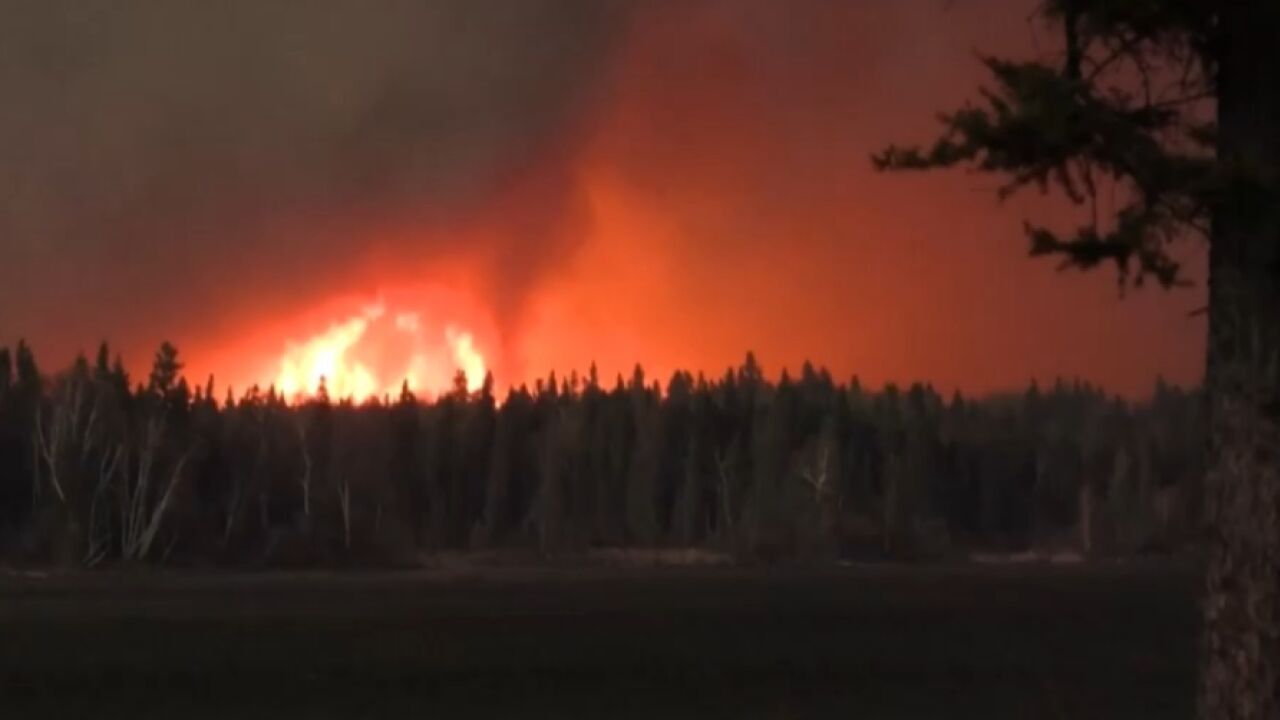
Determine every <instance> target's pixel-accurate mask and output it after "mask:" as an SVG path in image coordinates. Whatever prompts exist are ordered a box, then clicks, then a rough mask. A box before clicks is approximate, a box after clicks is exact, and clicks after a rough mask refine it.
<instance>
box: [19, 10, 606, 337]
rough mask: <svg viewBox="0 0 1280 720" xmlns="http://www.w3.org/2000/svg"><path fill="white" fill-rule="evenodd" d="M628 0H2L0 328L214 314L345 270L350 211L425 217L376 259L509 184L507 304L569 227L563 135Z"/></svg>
mask: <svg viewBox="0 0 1280 720" xmlns="http://www.w3.org/2000/svg"><path fill="white" fill-rule="evenodd" d="M627 14H628V13H627V7H626V3H625V2H622V1H621V0H576V1H571V0H493V1H488V2H475V1H474V0H433V1H432V2H424V1H422V0H380V1H377V2H372V1H370V0H308V1H306V2H301V1H297V2H294V1H291V0H219V1H218V2H209V1H208V0H132V1H130V2H109V1H106V0H39V1H38V2H37V1H35V0H31V1H26V2H24V1H22V0H0V17H2V18H3V21H2V22H0V96H2V100H0V238H2V240H0V242H2V243H3V257H2V258H0V339H2V340H3V342H11V341H12V340H13V339H15V338H16V337H17V336H20V335H25V336H27V337H29V338H32V339H34V340H35V341H36V344H37V346H38V349H40V350H48V351H49V352H50V354H52V355H55V356H57V355H61V354H67V353H69V352H71V351H72V350H74V349H77V348H79V347H81V346H82V345H84V344H92V343H95V342H96V341H97V340H98V339H99V338H101V337H110V338H111V339H112V340H114V341H116V342H118V343H123V344H124V345H125V346H126V347H140V346H146V345H149V344H151V343H153V342H155V341H157V340H158V339H159V338H160V337H161V336H163V335H175V334H176V335H182V334H183V331H182V330H180V328H187V329H189V328H191V327H192V326H196V325H199V326H203V328H204V329H203V330H202V332H205V333H206V334H208V333H212V334H215V335H219V334H220V335H224V336H225V335H227V334H228V333H230V332H232V330H233V328H232V327H231V325H232V324H233V323H239V322H241V321H242V320H243V318H245V317H247V316H249V315H250V314H251V313H252V312H254V311H255V309H256V310H262V309H272V308H283V307H289V306H291V305H296V304H298V303H299V302H301V301H300V300H299V298H301V297H304V296H306V295H308V294H314V293H316V292H317V290H318V289H319V288H323V287H325V286H326V285H328V284H333V283H340V282H342V281H343V280H344V273H347V272H349V270H350V268H351V266H352V265H353V263H358V262H360V259H361V257H362V256H363V255H364V254H367V253H368V252H370V251H371V248H370V247H369V244H370V243H374V242H376V238H371V237H370V236H369V234H368V233H362V232H361V231H362V230H363V229H366V228H368V227H371V226H374V225H379V224H382V225H387V226H394V225H395V223H397V222H401V223H404V224H407V225H412V226H414V227H420V228H424V230H423V232H421V234H420V236H419V237H417V238H415V240H414V241H413V242H411V243H406V242H403V241H401V242H399V243H398V244H397V246H396V247H394V248H391V249H390V251H389V252H390V253H391V255H392V260H393V261H409V260H419V259H430V258H432V257H437V256H448V255H450V254H452V253H456V252H459V251H462V250H464V249H468V248H461V247H458V245H459V244H460V243H462V242H463V241H462V240H461V239H457V240H455V239H454V238H463V237H465V234H461V233H459V234H452V233H450V232H449V228H451V227H454V226H456V225H459V224H465V223H467V222H470V219H471V217H472V216H473V215H474V214H475V213H477V212H478V211H479V209H481V208H484V207H486V204H487V203H489V202H490V199H491V198H492V197H494V196H503V197H514V198H515V200H514V201H513V203H512V205H511V207H510V208H508V210H509V212H510V213H511V214H512V217H510V218H507V219H506V221H508V222H510V223H511V224H512V225H513V226H515V227H517V228H518V229H519V232H510V233H494V234H491V235H490V236H489V237H491V238H493V242H496V243H499V244H500V246H499V247H491V248H487V249H486V252H487V255H486V256H487V257H489V258H496V260H495V265H496V270H497V272H498V278H497V279H495V280H494V281H493V285H494V286H495V287H500V288H505V289H506V290H505V292H506V294H507V295H508V296H510V297H509V298H508V299H507V304H512V303H515V302H517V300H516V299H515V298H516V297H517V296H518V295H519V294H520V293H521V292H522V289H523V288H525V287H527V286H528V284H529V282H531V278H532V276H533V275H534V274H535V273H536V272H537V271H538V268H539V267H540V266H539V264H538V262H537V260H538V258H540V257H553V256H554V255H555V254H556V252H557V250H556V248H554V247H552V248H548V247H547V246H546V245H547V243H548V242H561V241H565V239H566V238H568V237H570V235H571V234H570V233H564V232H558V231H557V230H556V228H555V227H554V226H555V225H556V223H557V222H559V220H557V219H556V218H559V217H561V216H571V215H572V213H566V212H561V211H560V210H559V208H561V207H563V206H568V207H572V204H573V202H574V201H573V192H574V190H573V182H572V180H571V177H570V175H571V170H570V166H569V163H570V156H571V155H572V142H573V140H572V138H573V137H574V134H575V132H576V130H578V129H579V128H577V124H578V123H580V122H582V121H583V120H582V119H583V118H586V117H589V115H590V113H588V112H585V108H586V107H587V106H589V105H590V104H591V103H592V100H593V96H594V94H595V93H596V91H597V89H598V86H599V77H598V76H599V74H600V72H601V70H602V69H603V68H606V67H607V66H608V64H609V63H608V55H609V53H610V52H611V49H612V48H613V47H614V46H615V45H616V44H617V40H616V37H617V36H618V34H619V33H620V32H621V30H622V28H623V27H624V25H625V22H626V17H627ZM534 166H536V167H538V168H539V171H538V177H537V179H536V181H531V182H532V187H524V188H523V189H521V188H520V184H521V182H525V184H526V185H529V184H530V182H526V181H523V180H522V179H521V178H522V173H524V172H525V170H526V169H527V168H530V167H534ZM513 188H515V189H513ZM433 229H435V230H433ZM437 230H438V231H437ZM374 249H376V248H374ZM469 250H474V248H470V249H469ZM188 334H192V333H190V332H188Z"/></svg>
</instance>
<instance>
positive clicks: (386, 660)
mask: <svg viewBox="0 0 1280 720" xmlns="http://www.w3.org/2000/svg"><path fill="white" fill-rule="evenodd" d="M1196 587H1197V581H1196V579H1195V576H1194V573H1193V572H1192V571H1191V570H1189V569H1186V568H1182V569H1179V568H1172V567H1169V566H1166V565H1160V566H1155V565H1126V566H1105V567H1084V566H1076V567H1029V566H1017V567H996V568H991V567H981V568H975V567H943V568H924V569H905V568H901V569H899V568H878V569H858V568H830V569H823V570H799V569H787V570H765V569H725V568H710V569H668V570H659V569H643V570H635V569H632V570H621V569H618V570H605V569H577V570H564V569H561V570H554V569H541V570H530V569H525V570H485V571H482V572H475V573H470V574H463V575H458V574H457V573H454V574H450V575H447V576H446V575H442V574H439V573H434V574H433V573H422V574H376V575H375V574H369V575H360V574H350V575H326V574H305V575H260V576H249V575H236V576H219V575H209V574H200V575H196V574H144V575H125V574H94V575H80V576H72V577H48V578H26V577H18V576H8V577H6V576H3V575H0V717H5V718H19V717H20V718H45V717H81V718H116V717H120V718H125V717H127V718H133V719H137V718H150V717H166V718H197V717H199V718H204V717H227V718H232V717H234V718H257V717H263V718H268V717H269V718H295V717H296V718H339V717H342V718H356V717H370V718H372V717H377V718H382V717H389V718H390V717H394V718H400V717H405V718H408V717H413V718H449V717H497V718H515V717H519V718H530V717H548V718H551V717H556V718H563V717H584V718H588V717H589V718H613V717H635V718H647V719H654V718H672V717H733V718H756V717H759V718H808V717H840V718H955V717H975V718H1048V719H1053V718H1126V719H1135V718H1146V717H1151V718H1175V719H1176V718H1184V717H1190V715H1191V700H1192V691H1193V686H1194V646H1195V632H1196V620H1197V613H1196V609H1195V600H1194V591H1195V588H1196Z"/></svg>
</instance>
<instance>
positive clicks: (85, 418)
mask: <svg viewBox="0 0 1280 720" xmlns="http://www.w3.org/2000/svg"><path fill="white" fill-rule="evenodd" d="M182 368H183V365H182V362H181V361H180V359H179V356H178V353H177V350H176V349H175V348H174V347H173V346H171V345H169V344H168V343H165V344H164V345H162V346H161V347H160V349H159V351H158V352H157V353H156V356H155V362H154V364H153V367H152V368H151V370H150V372H149V373H148V374H147V375H146V376H145V377H144V378H142V379H141V380H138V381H135V379H134V378H133V377H132V376H131V375H130V374H129V373H128V372H127V371H126V369H125V368H124V367H123V365H122V364H121V363H120V362H119V361H118V360H114V361H113V360H112V359H111V355H110V352H109V350H108V348H107V347H106V346H105V345H104V346H103V347H102V348H100V350H99V352H98V353H97V356H96V358H95V359H94V360H89V359H87V358H84V357H81V358H80V359H79V360H77V361H76V362H75V364H74V365H73V366H72V367H71V368H69V369H67V370H64V371H61V372H58V373H56V374H46V373H42V372H41V371H40V370H39V369H38V367H37V364H36V360H35V358H34V357H33V355H32V353H31V351H30V349H29V348H28V347H27V346H26V345H24V344H22V343H19V344H18V345H17V347H16V348H14V349H13V350H12V351H10V350H9V349H0V547H2V548H3V553H4V555H5V556H7V557H8V558H10V559H11V560H13V561H18V562H56V563H60V564H69V565H90V566H92V565H97V564H101V563H112V562H120V561H125V562H132V561H155V562H164V561H168V562H175V563H179V562H180V563H198V564H211V563H226V564H236V563H255V564H256V563H268V564H316V563H348V562H379V563H382V562H413V561H414V560H415V558H417V557H418V556H419V554H420V553H428V552H435V551H444V550H492V549H521V550H525V551H536V552H537V553H539V554H542V555H557V554H566V553H569V554H573V553H580V552H582V551H586V550H589V549H592V548H625V547H630V548H654V547H701V548H708V549H712V550H715V551H718V552H723V553H725V554H728V555H732V556H734V557H737V558H740V559H751V560H759V559H766V560H768V559H781V558H823V557H825V558H832V559H833V558H837V557H841V558H858V559H880V558H890V559H927V558H941V557H945V556H947V555H949V554H951V553H954V552H958V551H962V550H963V551H976V550H1025V549H1027V548H1041V549H1045V548H1052V549H1055V550H1063V549H1072V550H1074V551H1076V552H1086V553H1102V554H1111V553H1134V552H1143V551H1153V550H1160V549H1169V548H1173V547H1177V546H1179V545H1182V544H1185V543H1187V542H1188V541H1190V540H1192V539H1194V537H1195V535H1196V533H1197V532H1198V531H1199V526H1198V522H1197V520H1196V518H1197V517H1198V506H1199V502H1200V501H1199V493H1200V485H1199V482H1200V478H1201V475H1202V468H1203V464H1204V457H1203V451H1202V446H1203V443H1202V442H1201V440H1200V439H1201V438H1202V437H1203V432H1204V430H1203V422H1204V418H1203V415H1202V408H1201V401H1200V398H1199V394H1198V393H1197V392H1188V391H1184V390H1181V389H1178V388H1175V387H1171V386H1168V385H1165V384H1164V383H1158V384H1157V386H1156V388H1155V392H1154V395H1153V396H1152V397H1151V398H1150V399H1149V400H1146V401H1142V402H1130V401H1126V400H1123V399H1121V398H1118V397H1114V396H1109V395H1107V394H1106V393H1104V392H1103V391H1102V390H1101V389H1099V388H1096V387H1093V386H1090V385H1089V384H1086V383H1080V382H1071V383H1068V382H1058V383H1056V384H1054V385H1053V386H1052V387H1048V388H1040V387H1037V386H1036V385H1032V386H1031V387H1030V388H1028V389H1027V390H1026V391H1025V392H1022V393H1012V394H1007V395H1004V396H992V397H986V398H981V399H977V398H965V397H963V396H961V395H960V394H958V393H957V394H956V395H954V396H953V397H950V398H944V397H941V396H940V395H939V394H938V393H937V392H935V391H934V390H933V389H932V388H931V387H930V386H928V385H922V384H916V385H912V386H911V387H908V388H900V387H896V386H893V385H889V386H886V387H884V388H882V389H879V390H872V389H869V388H864V387H862V386H861V385H860V384H859V382H858V380H857V378H853V379H850V380H849V381H847V382H838V381H836V380H835V379H833V378H832V377H831V375H830V374H829V373H828V372H827V371H825V370H823V369H820V368H816V367H814V366H812V365H809V364H806V365H805V366H804V367H803V369H802V370H801V371H800V373H799V374H798V375H797V376H795V377H792V376H790V375H789V374H788V373H787V372H785V371H784V372H782V373H781V377H780V378H779V379H778V380H777V381H776V382H775V381H771V380H770V379H768V378H767V377H766V375H765V373H764V372H763V370H762V368H761V366H760V365H759V364H758V363H757V361H756V360H755V358H754V357H753V356H752V355H750V354H748V355H747V356H746V359H745V361H744V362H743V364H742V365H741V366H739V367H736V368H731V369H729V370H727V371H726V372H725V373H724V374H723V375H722V376H720V377H718V378H707V377H704V376H703V375H701V374H699V375H697V376H695V375H693V374H690V373H688V372H677V373H675V374H674V375H673V376H672V377H670V378H669V379H667V380H666V381H665V383H663V382H660V381H658V380H656V379H652V378H649V377H647V376H646V375H645V372H644V370H643V368H641V367H639V366H637V367H636V368H635V371H634V373H633V374H632V376H631V377H630V378H623V377H621V376H619V377H617V378H616V379H615V380H614V381H612V382H605V381H603V380H602V379H601V378H599V377H597V374H596V372H595V371H594V369H592V370H591V371H589V372H588V373H586V374H585V375H583V376H579V375H577V374H576V373H575V374H570V375H569V376H568V377H560V378H557V377H556V376H555V374H551V375H549V376H548V377H547V378H546V379H545V380H538V381H537V382H536V383H534V386H533V387H532V388H529V387H525V386H520V387H518V388H515V389H512V390H511V391H510V392H509V393H508V394H507V395H506V397H505V398H502V399H501V400H500V399H499V398H497V397H495V395H494V390H493V382H492V379H491V378H487V379H486V382H485V383H484V384H483V386H482V387H481V388H480V389H479V390H478V391H469V390H468V389H467V384H466V381H465V380H466V379H465V377H463V376H462V375H461V374H459V377H458V380H457V383H456V384H455V387H454V389H453V390H452V391H451V392H448V393H445V394H442V395H441V396H439V397H436V398H433V399H431V400H430V401H427V400H424V399H420V398H417V397H415V396H414V394H413V393H412V392H411V391H410V390H409V388H408V387H407V385H406V387H405V388H404V389H403V391H402V392H401V393H400V395H399V396H398V397H394V398H393V397H384V398H381V399H379V398H371V399H370V400H369V401H367V402H364V403H359V404H357V403H354V402H352V401H350V400H344V399H334V398H330V397H328V395H327V393H326V391H325V390H324V388H323V386H322V387H321V388H320V391H319V392H318V393H316V394H315V396H313V397H310V398H307V399H298V401H297V402H288V401H287V400H286V398H284V397H282V396H281V395H280V394H279V393H277V392H276V391H275V390H274V389H266V390H263V389H260V388H257V387H254V388H250V389H248V390H247V391H245V392H243V393H241V394H239V395H236V394H233V393H232V391H231V390H230V389H227V390H225V391H222V392H221V394H220V392H219V389H218V388H216V387H215V386H214V383H213V380H212V379H209V380H208V381H207V382H206V383H205V384H204V385H203V386H201V385H196V386H193V385H192V384H190V383H189V382H188V381H187V379H186V378H185V377H183V374H182Z"/></svg>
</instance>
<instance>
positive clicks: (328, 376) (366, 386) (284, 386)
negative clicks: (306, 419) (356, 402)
mask: <svg viewBox="0 0 1280 720" xmlns="http://www.w3.org/2000/svg"><path fill="white" fill-rule="evenodd" d="M458 373H462V374H463V375H464V376H465V378H466V386H467V389H468V390H470V391H475V390H478V389H479V388H480V387H481V385H482V384H483V383H484V378H485V375H486V374H487V366H486V363H485V358H484V355H483V354H482V353H481V352H480V349H479V348H478V347H476V341H475V338H474V337H473V336H472V334H471V333H470V332H468V331H467V330H465V329H463V328H460V327H458V326H456V325H454V324H452V323H448V322H446V323H444V324H443V325H441V324H440V323H431V322H429V321H427V320H425V319H424V317H423V315H422V314H421V313H419V312H417V311H414V310H404V309H401V310H388V308H387V306H386V304H384V303H381V302H379V303H374V304H371V305H369V306H367V307H365V308H363V309H362V310H361V312H360V314H358V315H355V316H353V317H350V318H347V319H345V320H342V321H339V322H335V323H333V324H332V325H330V326H329V328H328V329H326V330H325V331H324V332H322V333H320V334H318V335H315V336H313V337H311V338H309V339H307V340H305V341H302V342H290V343H289V344H288V346H287V348H286V350H285V352H284V355H283V356H282V357H281V358H280V371H279V374H278V375H277V376H276V378H275V388H276V390H277V391H279V392H280V393H281V394H282V395H284V397H285V398H286V399H297V398H304V397H308V396H312V395H315V394H319V393H321V392H323V393H324V394H327V395H329V396H331V397H337V398H355V399H362V398H368V397H371V396H373V397H377V396H382V395H387V394H392V393H395V392H398V391H400V390H401V389H402V388H404V387H408V388H409V389H410V390H412V391H414V392H424V393H427V394H434V393H437V392H440V391H441V390H444V389H446V388H448V387H450V385H451V384H452V383H453V382H454V379H455V378H456V377H457V374H458Z"/></svg>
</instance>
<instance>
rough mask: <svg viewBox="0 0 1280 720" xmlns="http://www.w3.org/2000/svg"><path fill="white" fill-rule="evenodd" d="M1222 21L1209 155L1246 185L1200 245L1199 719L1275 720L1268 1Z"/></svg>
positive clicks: (1230, 196)
mask: <svg viewBox="0 0 1280 720" xmlns="http://www.w3.org/2000/svg"><path fill="white" fill-rule="evenodd" d="M1221 13H1222V28H1223V31H1224V34H1225V37H1224V41H1223V44H1222V49H1221V68H1220V87H1219V107H1218V112H1219V123H1220V141H1219V148H1218V150H1219V158H1220V160H1221V161H1222V163H1223V165H1224V167H1225V168H1226V169H1227V170H1228V171H1229V172H1231V173H1233V174H1239V175H1243V176H1244V177H1245V178H1247V179H1248V181H1246V182H1243V183H1234V184H1233V185H1232V186H1229V187H1228V188H1227V191H1226V192H1223V193H1222V197H1221V199H1220V200H1219V202H1218V204H1217V206H1215V207H1214V218H1213V242H1212V244H1211V250H1210V283H1209V292H1210V302H1209V306H1210V317H1209V323H1210V328H1209V354H1208V363H1207V370H1208V373H1207V378H1206V390H1207V393H1208V400H1209V421H1210V436H1211V437H1210V443H1211V445H1210V471H1209V474H1208V477H1207V478H1206V504H1207V509H1208V511H1209V518H1210V522H1211V537H1210V545H1209V567H1208V575H1207V580H1206V587H1205V600H1204V614H1205V629H1204V639H1203V641H1204V647H1203V652H1202V663H1203V664H1202V668H1201V680H1200V689H1199V712H1200V717H1201V718H1202V719H1203V720H1246V719H1249V720H1254V719H1256V720H1263V719H1267V720H1272V719H1275V718H1280V203H1278V202H1277V201H1276V195H1275V194H1274V193H1275V192H1276V188H1277V187H1280V83H1278V82H1277V78H1280V54H1277V47H1276V45H1277V39H1280V3H1276V2H1275V0H1246V1H1245V2H1239V3H1223V4H1222V10H1221ZM1259 182H1260V183H1261V185H1258V183H1259ZM1251 185H1252V186H1253V187H1251ZM1268 188H1269V190H1268Z"/></svg>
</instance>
